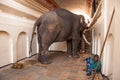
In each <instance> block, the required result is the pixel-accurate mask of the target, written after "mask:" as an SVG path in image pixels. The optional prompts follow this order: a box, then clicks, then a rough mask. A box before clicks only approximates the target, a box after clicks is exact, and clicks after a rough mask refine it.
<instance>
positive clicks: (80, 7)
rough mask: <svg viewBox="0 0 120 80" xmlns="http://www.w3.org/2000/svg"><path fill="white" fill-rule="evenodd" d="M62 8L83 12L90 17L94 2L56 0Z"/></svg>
mask: <svg viewBox="0 0 120 80" xmlns="http://www.w3.org/2000/svg"><path fill="white" fill-rule="evenodd" d="M54 1H55V2H56V3H57V4H58V5H59V6H60V7H62V8H65V9H67V10H70V11H72V12H82V13H86V14H88V15H90V13H91V7H92V0H54Z"/></svg>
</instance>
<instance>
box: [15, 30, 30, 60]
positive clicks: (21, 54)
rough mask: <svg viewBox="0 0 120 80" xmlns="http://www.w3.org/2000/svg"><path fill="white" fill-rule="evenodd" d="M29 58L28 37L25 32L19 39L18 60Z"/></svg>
mask: <svg viewBox="0 0 120 80" xmlns="http://www.w3.org/2000/svg"><path fill="white" fill-rule="evenodd" d="M28 56H29V53H28V37H27V34H26V33H25V32H21V33H20V34H19V35H18V39H17V60H21V59H23V58H25V57H28Z"/></svg>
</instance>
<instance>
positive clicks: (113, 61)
mask: <svg viewBox="0 0 120 80" xmlns="http://www.w3.org/2000/svg"><path fill="white" fill-rule="evenodd" d="M114 7H115V15H114V18H113V20H112V24H111V29H110V32H109V36H108V39H107V42H106V45H105V48H104V52H103V57H102V64H103V68H102V72H103V73H104V74H105V75H108V76H109V77H110V79H111V80H120V74H119V73H120V68H119V66H120V61H119V59H120V58H119V57H120V54H119V52H120V36H119V34H120V31H119V30H120V27H119V25H120V9H119V8H120V0H104V3H103V10H102V13H103V14H102V15H101V17H100V19H99V20H98V21H97V23H96V24H95V25H94V26H95V31H94V34H96V35H100V39H101V47H102V45H103V41H104V39H105V36H106V32H107V28H108V24H109V21H110V18H111V15H112V11H113V8H114ZM93 40H95V37H94V39H93ZM93 44H94V45H95V46H94V47H93V48H94V49H93V52H95V49H96V48H98V47H96V45H99V44H100V43H95V42H94V41H93ZM97 50H99V49H97Z"/></svg>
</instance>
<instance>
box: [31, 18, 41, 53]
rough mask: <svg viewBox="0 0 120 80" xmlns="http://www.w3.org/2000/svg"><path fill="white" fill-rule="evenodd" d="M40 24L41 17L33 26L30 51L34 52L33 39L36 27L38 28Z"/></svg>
mask: <svg viewBox="0 0 120 80" xmlns="http://www.w3.org/2000/svg"><path fill="white" fill-rule="evenodd" d="M40 24H41V19H40V18H39V19H38V20H37V21H36V22H35V24H34V26H33V31H32V37H31V41H30V49H29V53H30V52H32V41H33V37H34V34H36V33H35V30H36V28H37V27H38V26H40Z"/></svg>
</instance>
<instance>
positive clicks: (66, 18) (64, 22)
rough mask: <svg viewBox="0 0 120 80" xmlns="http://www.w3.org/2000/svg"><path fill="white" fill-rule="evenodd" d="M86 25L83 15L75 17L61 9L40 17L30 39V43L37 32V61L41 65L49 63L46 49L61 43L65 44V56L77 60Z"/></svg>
mask: <svg viewBox="0 0 120 80" xmlns="http://www.w3.org/2000/svg"><path fill="white" fill-rule="evenodd" d="M86 25H87V24H86V22H85V18H84V16H83V15H76V14H74V13H72V12H70V11H68V10H66V9H63V8H59V9H55V10H52V11H49V12H47V13H45V14H43V15H42V16H40V17H39V18H38V19H37V21H36V22H35V24H34V27H33V33H32V39H31V43H32V40H33V35H34V32H35V30H37V35H38V36H37V38H38V44H39V54H38V61H39V62H41V63H42V64H49V63H51V61H50V60H49V58H48V48H49V47H50V45H51V44H52V43H54V42H62V41H66V42H67V54H68V55H70V56H71V57H73V58H79V54H78V53H77V48H78V44H79V43H80V40H81V39H82V38H83V37H82V34H83V31H84V30H85V29H87V26H86ZM85 41H86V40H85ZM31 46H32V45H30V51H31Z"/></svg>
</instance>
